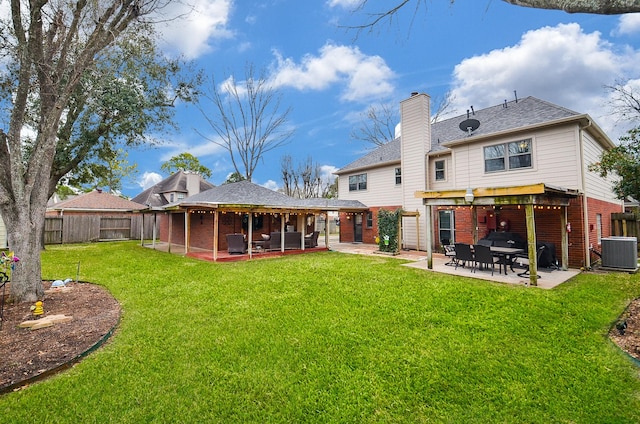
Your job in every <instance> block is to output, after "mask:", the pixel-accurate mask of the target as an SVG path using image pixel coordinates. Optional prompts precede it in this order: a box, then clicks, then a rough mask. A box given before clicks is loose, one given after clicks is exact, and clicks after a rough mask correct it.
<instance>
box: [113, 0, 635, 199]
mask: <svg viewBox="0 0 640 424" xmlns="http://www.w3.org/2000/svg"><path fill="white" fill-rule="evenodd" d="M357 3H358V1H356V0H317V1H301V0H259V1H251V0H244V1H242V2H240V1H234V0H191V1H190V4H193V5H194V9H193V11H192V12H191V13H190V14H188V15H185V16H184V17H183V18H182V19H181V20H179V21H172V22H171V23H169V24H167V25H165V26H163V27H161V28H160V31H161V33H162V35H163V46H164V47H163V48H164V50H165V51H166V53H167V54H169V55H176V54H182V55H185V56H186V57H188V58H191V59H194V60H196V61H197V64H198V65H199V66H200V67H202V68H203V69H204V70H205V73H206V74H207V75H210V76H211V75H213V76H214V77H215V78H216V80H218V81H222V79H223V78H224V77H226V76H229V75H234V76H235V77H236V78H237V79H241V78H242V77H243V76H244V71H245V65H246V63H248V62H249V63H252V64H253V65H254V66H255V67H256V68H264V69H266V70H267V72H268V78H269V79H270V80H271V81H272V82H273V84H275V85H276V86H277V87H278V88H279V89H280V90H281V92H282V94H283V98H282V104H283V106H284V107H291V109H292V111H291V114H290V116H289V118H290V119H289V125H291V126H292V127H293V128H294V129H295V134H294V136H293V138H292V139H291V141H290V142H289V143H288V144H286V145H285V146H282V147H280V148H278V149H276V150H274V151H272V152H270V153H269V154H267V155H266V156H265V158H264V161H263V162H261V163H260V164H259V165H258V168H257V169H256V172H255V174H254V182H255V183H257V184H261V185H264V186H267V187H269V188H272V189H275V188H277V187H278V186H280V185H281V178H280V159H281V158H282V156H283V155H286V154H288V155H291V156H292V158H293V160H294V163H297V162H302V161H304V160H305V159H306V158H307V157H309V156H311V157H312V158H313V160H314V162H316V163H318V164H319V165H321V166H322V169H323V171H324V172H326V173H327V174H330V173H331V172H332V171H334V170H336V169H339V168H341V167H343V166H345V165H347V164H348V163H350V162H351V161H353V160H354V159H356V158H358V157H359V156H361V155H362V154H364V153H366V152H367V150H368V149H371V147H372V146H371V145H369V144H366V143H364V142H362V141H357V140H353V139H351V137H350V134H351V132H352V131H353V129H354V128H357V127H359V126H360V125H361V122H362V113H363V112H364V111H365V110H366V109H367V108H368V107H369V106H370V105H372V104H390V105H393V107H394V108H398V103H399V102H400V101H401V100H402V99H404V98H406V97H408V96H409V95H410V93H411V92H413V91H419V92H424V93H427V94H429V95H431V96H432V97H434V98H441V97H442V96H444V94H445V93H447V92H449V91H450V92H451V93H452V94H453V96H454V103H453V105H452V107H451V109H450V112H451V113H454V114H462V113H465V112H466V110H467V109H469V108H470V106H473V107H474V108H475V109H476V110H477V109H480V108H482V107H486V106H491V105H496V104H500V103H502V102H503V101H504V100H505V99H508V100H512V99H513V98H514V90H516V91H517V95H518V97H519V98H523V97H526V96H535V97H538V98H541V99H544V100H548V101H551V102H553V103H556V104H559V105H561V106H565V107H567V108H570V109H573V110H575V111H577V112H584V113H589V114H590V115H591V116H592V117H593V118H595V119H596V121H597V122H598V124H599V125H600V126H601V127H602V128H603V129H604V130H605V131H606V132H607V133H608V134H609V135H610V136H611V138H612V139H614V140H617V138H618V137H619V135H621V134H622V133H624V131H625V130H626V128H627V127H628V124H624V123H620V122H616V121H615V119H614V117H613V116H611V108H610V107H609V106H608V105H609V96H610V93H609V92H608V91H606V90H605V89H604V87H603V86H604V85H612V84H614V83H615V82H616V81H620V80H625V81H627V80H628V81H629V84H630V86H633V87H636V89H640V66H639V65H638V64H639V63H640V60H639V59H640V57H639V56H640V51H639V49H640V14H632V15H618V16H600V15H585V14H568V13H564V12H559V11H545V10H536V9H530V8H523V7H518V6H512V5H509V4H507V3H505V2H503V1H500V0H456V1H455V2H454V3H453V4H450V2H449V1H446V0H433V1H430V0H426V1H424V2H423V3H422V4H423V6H422V7H421V8H420V9H419V10H418V11H417V13H415V14H414V6H412V5H409V6H406V7H405V9H406V10H403V11H402V12H401V13H400V15H398V16H397V17H396V20H394V22H393V23H391V24H389V23H384V24H381V25H380V26H378V27H377V28H376V29H375V30H374V32H362V33H360V34H356V33H355V32H354V31H353V30H345V29H344V28H343V27H342V25H349V24H351V25H353V24H358V23H361V22H363V20H364V19H366V15H364V14H363V13H362V12H360V13H355V14H354V13H352V12H353V8H354V6H355V5H356V4H357ZM369 3H371V4H372V5H373V6H375V5H374V3H375V4H380V3H384V4H387V5H388V4H392V3H393V2H375V1H372V2H369ZM393 4H394V3H393ZM373 6H370V7H369V8H368V9H367V11H371V12H373V11H376V10H375V8H373ZM180 7H182V6H180V3H179V2H175V4H174V3H173V2H172V8H174V9H173V10H167V11H165V12H166V13H167V14H171V13H176V12H178V11H179V9H180ZM383 7H384V6H383ZM181 12H184V10H182V11H181ZM205 105H206V103H205ZM177 120H178V124H179V127H180V130H179V131H178V132H177V133H176V134H172V135H170V136H169V137H166V138H165V142H164V144H163V145H161V146H158V147H156V148H152V149H151V148H149V149H145V150H142V151H131V152H129V160H130V161H132V162H136V163H137V164H138V170H139V172H140V175H139V176H138V180H137V181H131V182H128V183H126V185H125V187H124V189H123V194H125V195H127V196H134V195H135V194H137V193H139V192H140V191H142V190H143V189H144V188H146V187H148V186H149V185H152V184H153V183H155V182H157V181H159V180H160V179H162V178H164V177H166V175H163V174H162V173H161V171H160V165H161V163H162V162H164V161H166V160H168V159H169V158H171V157H172V156H174V155H177V154H179V153H182V152H190V153H192V154H193V155H195V156H196V157H198V159H199V160H200V162H201V163H202V164H203V165H205V166H207V167H208V168H210V169H212V171H213V176H212V177H211V178H210V181H211V182H212V183H214V184H220V183H222V182H224V181H225V179H226V178H227V176H228V175H229V174H230V173H231V172H233V167H232V164H231V162H230V160H229V157H228V154H227V153H226V152H224V151H221V149H220V148H219V147H217V146H216V145H214V144H213V143H211V142H210V141H207V140H206V139H205V138H203V137H202V136H201V135H200V134H207V135H208V136H209V137H212V138H213V137H214V135H213V132H212V129H211V128H210V127H209V126H208V124H207V123H206V121H205V119H204V118H203V116H202V114H201V113H200V111H199V110H198V109H197V108H195V107H194V106H190V105H180V106H179V107H178V110H177Z"/></svg>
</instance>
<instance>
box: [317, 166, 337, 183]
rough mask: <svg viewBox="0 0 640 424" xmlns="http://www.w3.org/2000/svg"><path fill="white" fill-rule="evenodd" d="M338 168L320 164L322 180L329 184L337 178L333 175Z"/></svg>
mask: <svg viewBox="0 0 640 424" xmlns="http://www.w3.org/2000/svg"><path fill="white" fill-rule="evenodd" d="M337 170H338V168H337V167H335V166H333V165H321V166H320V178H322V181H325V182H327V183H329V184H331V183H333V180H335V179H336V176H335V175H333V173H334V172H336V171H337Z"/></svg>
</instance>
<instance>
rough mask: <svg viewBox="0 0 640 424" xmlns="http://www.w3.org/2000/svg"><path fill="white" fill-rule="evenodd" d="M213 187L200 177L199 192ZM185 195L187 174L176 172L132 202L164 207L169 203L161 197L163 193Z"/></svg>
mask: <svg viewBox="0 0 640 424" xmlns="http://www.w3.org/2000/svg"><path fill="white" fill-rule="evenodd" d="M213 187H215V186H214V185H213V184H211V183H210V182H208V181H206V180H205V179H203V178H201V177H200V191H201V192H202V191H205V190H209V189H211V188H213ZM175 192H178V193H187V192H188V191H187V174H186V173H185V172H184V171H178V172H176V173H175V174H172V175H170V176H169V177H167V178H165V179H164V180H162V181H160V182H159V183H157V184H156V185H154V186H152V187H149V188H148V189H146V190H145V191H143V192H142V193H140V194H138V195H137V196H135V197H134V198H133V199H131V200H133V201H134V202H138V203H140V204H143V205H148V206H151V207H159V206H164V205H167V204H168V203H169V201H168V200H167V199H166V198H165V197H164V196H162V194H163V193H175Z"/></svg>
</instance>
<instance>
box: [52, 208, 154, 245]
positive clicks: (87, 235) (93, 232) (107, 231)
mask: <svg viewBox="0 0 640 424" xmlns="http://www.w3.org/2000/svg"><path fill="white" fill-rule="evenodd" d="M142 225H143V219H142V214H135V215H129V216H100V215H64V216H61V217H47V218H45V226H44V243H45V244H64V243H87V242H96V241H114V240H133V239H140V232H141V230H142ZM152 237H153V218H152V217H151V216H150V215H147V216H146V217H145V219H144V238H145V239H150V238H152Z"/></svg>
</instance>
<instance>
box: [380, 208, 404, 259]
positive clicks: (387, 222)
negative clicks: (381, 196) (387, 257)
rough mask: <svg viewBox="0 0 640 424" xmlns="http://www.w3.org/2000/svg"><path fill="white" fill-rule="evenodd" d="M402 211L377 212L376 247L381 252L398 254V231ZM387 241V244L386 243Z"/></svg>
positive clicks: (382, 210) (381, 210)
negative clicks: (377, 238) (377, 239)
mask: <svg viewBox="0 0 640 424" xmlns="http://www.w3.org/2000/svg"><path fill="white" fill-rule="evenodd" d="M401 217H402V209H397V210H395V211H388V210H385V209H380V210H379V211H378V237H379V238H380V239H379V241H378V247H379V248H380V251H382V252H398V251H399V248H398V237H399V234H398V231H399V228H400V219H401ZM387 240H388V242H387Z"/></svg>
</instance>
